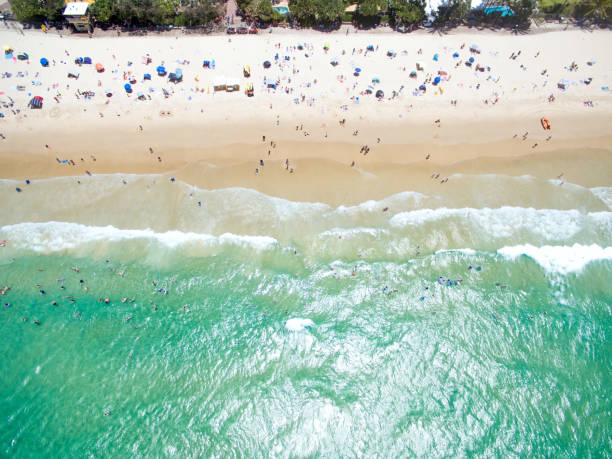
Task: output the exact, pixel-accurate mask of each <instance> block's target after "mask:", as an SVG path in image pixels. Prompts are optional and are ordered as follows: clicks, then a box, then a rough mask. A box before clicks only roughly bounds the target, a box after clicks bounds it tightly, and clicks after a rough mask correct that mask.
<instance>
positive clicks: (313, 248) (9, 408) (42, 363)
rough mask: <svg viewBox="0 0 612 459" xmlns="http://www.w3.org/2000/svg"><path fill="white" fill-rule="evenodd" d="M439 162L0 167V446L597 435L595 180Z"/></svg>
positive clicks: (212, 450)
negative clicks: (353, 197) (187, 174)
mask: <svg viewBox="0 0 612 459" xmlns="http://www.w3.org/2000/svg"><path fill="white" fill-rule="evenodd" d="M123 179H125V180H126V182H127V184H123V182H122V180H123ZM462 179H464V180H465V183H466V184H467V183H469V184H470V186H471V187H468V186H465V187H464V192H463V193H461V194H453V193H450V194H448V195H424V194H419V193H412V192H406V193H401V194H397V195H394V196H390V197H389V198H387V199H385V200H382V201H377V202H375V201H370V202H366V203H362V204H360V205H356V206H341V207H332V206H328V205H326V204H322V203H298V202H290V201H286V200H283V199H280V198H274V197H270V196H266V195H263V194H261V193H258V192H256V191H253V190H246V189H229V190H218V191H207V190H202V189H197V188H194V187H190V186H188V185H186V184H183V183H180V182H174V183H171V182H169V181H168V178H167V177H164V176H129V177H127V178H126V177H119V176H105V177H94V178H91V179H88V180H87V181H85V180H83V182H82V183H81V184H80V185H77V184H76V180H75V179H74V178H64V179H52V180H42V181H37V182H35V183H32V184H31V185H22V184H19V183H17V182H13V181H8V180H5V181H1V182H0V194H1V195H2V196H3V199H4V203H3V209H4V211H3V216H2V220H0V241H6V242H5V245H4V247H0V284H1V285H0V287H5V286H6V287H9V289H4V288H3V291H4V293H3V295H2V296H1V297H0V300H1V310H0V336H1V337H2V338H1V339H0V355H1V356H2V357H1V358H0V455H2V456H6V457H47V456H51V457H75V456H76V457H160V456H177V457H200V456H206V457H245V456H246V457H306V456H307V457H312V456H325V457H336V456H342V457H354V456H368V457H378V456H389V457H398V456H399V457H413V456H425V457H456V456H468V455H478V456H497V457H518V456H522V457H531V456H538V457H542V456H545V457H576V456H581V457H585V456H586V457H609V456H610V455H611V454H612V440H611V438H612V427H611V426H612V423H611V422H610V419H611V415H612V413H611V411H612V378H611V377H610V375H611V374H612V364H611V361H612V359H611V356H612V346H611V344H610V343H611V333H612V317H611V314H612V309H611V307H612V209H611V206H612V189H610V188H603V187H602V188H596V189H587V188H582V187H579V186H575V185H571V184H564V185H563V186H560V184H559V183H556V182H546V181H540V180H536V179H534V178H532V177H516V178H511V177H500V176H497V177H486V176H483V177H477V178H476V177H463V178H462V177H454V178H453V182H458V181H461V180H462ZM491 181H495V183H496V184H498V185H499V186H500V187H501V189H499V187H498V188H496V191H495V192H494V193H493V192H491V193H482V192H480V191H479V190H482V189H483V187H485V186H486V185H487V183H489V182H491ZM16 186H19V187H21V188H22V189H23V191H22V193H15V191H14V188H15V187H16ZM504 187H506V188H505V189H504ZM385 209H386V210H385Z"/></svg>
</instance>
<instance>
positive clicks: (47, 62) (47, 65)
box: [40, 57, 49, 67]
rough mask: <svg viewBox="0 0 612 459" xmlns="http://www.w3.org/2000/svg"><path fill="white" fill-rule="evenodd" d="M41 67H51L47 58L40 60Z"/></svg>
mask: <svg viewBox="0 0 612 459" xmlns="http://www.w3.org/2000/svg"><path fill="white" fill-rule="evenodd" d="M40 65H42V66H43V67H49V61H48V60H47V58H46V57H42V58H41V59H40Z"/></svg>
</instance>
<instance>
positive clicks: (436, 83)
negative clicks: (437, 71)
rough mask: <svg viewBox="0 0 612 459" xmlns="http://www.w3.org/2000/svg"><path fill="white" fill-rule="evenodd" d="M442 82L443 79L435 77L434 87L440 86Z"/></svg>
mask: <svg viewBox="0 0 612 459" xmlns="http://www.w3.org/2000/svg"><path fill="white" fill-rule="evenodd" d="M440 81H442V79H441V78H440V77H439V76H437V77H435V78H434V80H433V84H434V86H437V85H438V84H440Z"/></svg>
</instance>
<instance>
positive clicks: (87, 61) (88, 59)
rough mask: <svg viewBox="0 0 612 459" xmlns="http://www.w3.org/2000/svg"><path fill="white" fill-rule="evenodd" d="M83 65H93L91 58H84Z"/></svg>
mask: <svg viewBox="0 0 612 459" xmlns="http://www.w3.org/2000/svg"><path fill="white" fill-rule="evenodd" d="M83 64H91V57H84V58H83Z"/></svg>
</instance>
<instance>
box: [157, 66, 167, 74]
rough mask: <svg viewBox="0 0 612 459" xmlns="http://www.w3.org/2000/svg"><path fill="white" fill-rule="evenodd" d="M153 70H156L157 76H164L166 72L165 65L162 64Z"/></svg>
mask: <svg viewBox="0 0 612 459" xmlns="http://www.w3.org/2000/svg"><path fill="white" fill-rule="evenodd" d="M155 70H156V71H157V75H159V76H164V75H165V74H166V67H164V66H163V65H160V66H158V67H157V69H155Z"/></svg>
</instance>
